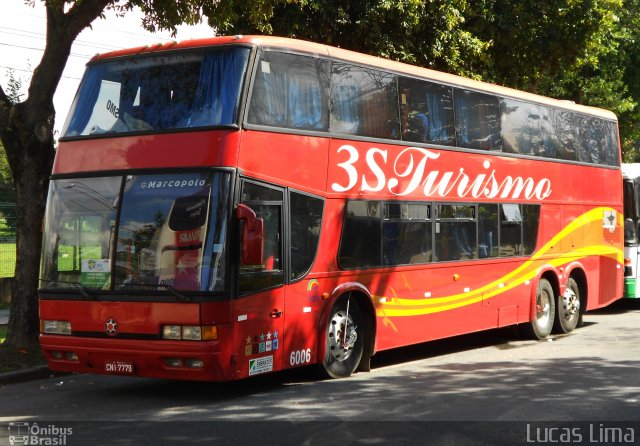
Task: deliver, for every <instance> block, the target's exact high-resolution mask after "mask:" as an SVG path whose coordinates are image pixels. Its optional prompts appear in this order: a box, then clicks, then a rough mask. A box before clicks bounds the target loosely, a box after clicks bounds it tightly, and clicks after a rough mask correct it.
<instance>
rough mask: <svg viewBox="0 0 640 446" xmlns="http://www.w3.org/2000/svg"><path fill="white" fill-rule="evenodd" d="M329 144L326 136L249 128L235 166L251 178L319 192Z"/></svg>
mask: <svg viewBox="0 0 640 446" xmlns="http://www.w3.org/2000/svg"><path fill="white" fill-rule="evenodd" d="M328 148H329V138H317V137H312V136H303V135H287V134H283V133H270V132H257V131H250V130H248V131H244V132H243V134H242V147H241V149H240V155H239V159H238V167H239V168H240V169H241V170H242V171H243V172H244V173H246V174H247V175H249V176H252V177H254V178H257V179H261V180H264V181H270V182H277V183H278V184H279V185H281V186H291V187H296V188H303V189H304V190H306V191H308V192H315V193H318V194H319V193H323V192H324V189H325V185H326V177H327V150H328ZM275 160H278V161H275ZM302 186H304V187H302Z"/></svg>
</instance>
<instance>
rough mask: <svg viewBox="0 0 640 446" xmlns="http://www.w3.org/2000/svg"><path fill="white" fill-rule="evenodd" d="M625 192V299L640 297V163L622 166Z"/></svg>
mask: <svg viewBox="0 0 640 446" xmlns="http://www.w3.org/2000/svg"><path fill="white" fill-rule="evenodd" d="M622 184H623V186H622V187H623V190H624V297H630V298H638V297H640V287H639V286H638V278H639V277H640V268H638V257H639V256H640V252H639V250H638V249H639V244H638V240H639V236H640V163H638V164H624V163H623V164H622Z"/></svg>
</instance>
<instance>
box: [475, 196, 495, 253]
mask: <svg viewBox="0 0 640 446" xmlns="http://www.w3.org/2000/svg"><path fill="white" fill-rule="evenodd" d="M498 226H499V219H498V205H497V204H479V205H478V256H479V257H480V258H481V259H482V258H487V257H497V256H498V246H499V245H498V239H499V236H498V234H499V232H498V231H499V230H498Z"/></svg>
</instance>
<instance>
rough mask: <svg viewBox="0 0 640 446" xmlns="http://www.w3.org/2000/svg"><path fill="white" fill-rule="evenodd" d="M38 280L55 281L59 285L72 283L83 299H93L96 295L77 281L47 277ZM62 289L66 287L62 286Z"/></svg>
mask: <svg viewBox="0 0 640 446" xmlns="http://www.w3.org/2000/svg"><path fill="white" fill-rule="evenodd" d="M40 282H47V283H56V284H59V285H72V286H73V287H74V288H75V289H76V290H77V291H78V292H79V293H80V294H82V296H83V297H84V298H85V299H95V298H96V296H95V294H93V293H92V292H90V291H89V289H88V288H85V287H84V285H82V284H81V283H79V282H65V281H62V280H48V279H40ZM64 290H65V291H66V290H68V288H64Z"/></svg>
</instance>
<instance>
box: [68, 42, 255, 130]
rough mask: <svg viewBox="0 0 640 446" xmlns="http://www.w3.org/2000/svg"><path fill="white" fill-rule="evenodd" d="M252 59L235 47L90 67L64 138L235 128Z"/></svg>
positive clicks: (246, 49)
mask: <svg viewBox="0 0 640 446" xmlns="http://www.w3.org/2000/svg"><path fill="white" fill-rule="evenodd" d="M248 57H249V49H248V48H239V47H236V48H233V49H221V50H215V51H208V52H206V53H202V52H182V53H180V54H178V53H171V52H167V54H165V55H162V56H156V55H154V56H145V57H130V58H122V59H114V60H111V61H107V62H103V63H99V64H93V65H90V66H89V67H88V69H87V72H86V74H85V77H84V79H83V81H82V84H81V86H80V89H79V91H78V96H77V97H76V99H75V101H74V103H73V106H72V111H71V113H70V115H69V120H68V122H67V124H66V126H65V130H64V131H63V134H64V136H90V135H98V134H102V133H130V132H140V131H157V130H165V129H180V128H189V127H203V126H219V125H230V124H235V123H236V118H237V111H238V104H239V98H240V91H241V87H242V81H243V79H244V77H245V70H246V66H247V60H248Z"/></svg>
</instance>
